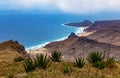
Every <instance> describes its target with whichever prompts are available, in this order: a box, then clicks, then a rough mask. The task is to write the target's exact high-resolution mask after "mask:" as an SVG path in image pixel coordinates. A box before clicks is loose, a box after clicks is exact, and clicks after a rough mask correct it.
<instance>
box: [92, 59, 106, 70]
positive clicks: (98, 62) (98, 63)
mask: <svg viewBox="0 0 120 78" xmlns="http://www.w3.org/2000/svg"><path fill="white" fill-rule="evenodd" d="M93 67H96V68H98V69H104V68H105V63H104V62H103V61H97V62H95V63H94V64H93Z"/></svg>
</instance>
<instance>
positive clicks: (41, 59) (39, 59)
mask: <svg viewBox="0 0 120 78" xmlns="http://www.w3.org/2000/svg"><path fill="white" fill-rule="evenodd" d="M50 64H51V59H50V58H49V57H47V55H45V56H44V55H43V54H40V55H37V56H36V58H35V59H34V66H35V67H39V68H42V69H46V68H47V67H49V66H50Z"/></svg>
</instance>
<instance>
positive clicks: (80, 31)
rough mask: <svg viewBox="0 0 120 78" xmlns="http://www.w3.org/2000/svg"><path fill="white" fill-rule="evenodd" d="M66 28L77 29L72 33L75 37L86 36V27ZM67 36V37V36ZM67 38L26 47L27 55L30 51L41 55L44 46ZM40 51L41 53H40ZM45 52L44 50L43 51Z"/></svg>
mask: <svg viewBox="0 0 120 78" xmlns="http://www.w3.org/2000/svg"><path fill="white" fill-rule="evenodd" d="M62 25H63V26H66V25H64V24H62ZM66 27H73V28H77V29H76V31H75V32H74V33H75V34H76V35H77V36H79V37H81V36H87V35H86V33H88V32H85V31H84V30H85V29H86V28H88V27H74V26H66ZM68 36H69V35H68ZM68 36H65V37H61V38H59V39H55V40H51V41H47V42H44V43H42V44H38V45H35V46H31V47H28V48H26V51H27V52H28V53H31V52H30V51H32V53H33V52H34V53H35V54H36V53H42V52H43V49H45V48H43V47H44V46H45V45H47V44H49V43H51V42H54V41H62V40H65V39H67V38H68ZM41 50H42V52H41ZM45 52H46V50H45Z"/></svg>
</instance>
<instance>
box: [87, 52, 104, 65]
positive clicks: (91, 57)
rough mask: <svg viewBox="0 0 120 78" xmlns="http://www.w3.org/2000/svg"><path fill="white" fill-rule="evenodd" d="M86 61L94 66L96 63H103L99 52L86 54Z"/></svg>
mask: <svg viewBox="0 0 120 78" xmlns="http://www.w3.org/2000/svg"><path fill="white" fill-rule="evenodd" d="M87 60H88V62H89V63H91V64H94V63H96V62H98V61H103V55H102V53H100V52H91V53H89V54H88V56H87Z"/></svg>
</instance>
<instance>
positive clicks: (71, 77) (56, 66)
mask: <svg viewBox="0 0 120 78" xmlns="http://www.w3.org/2000/svg"><path fill="white" fill-rule="evenodd" d="M66 64H67V65H69V66H70V67H71V68H72V72H71V73H70V74H66V75H65V74H64V73H63V72H62V67H63V66H64V65H66ZM96 71H97V69H96V68H93V67H91V65H85V66H84V67H83V68H81V69H80V68H77V67H75V66H74V64H73V63H70V62H60V63H56V62H53V63H52V65H51V66H50V67H49V68H48V69H47V70H42V69H36V70H35V71H33V72H29V73H25V71H24V67H23V62H19V63H17V62H0V78H1V77H3V78H9V77H13V78H120V63H116V67H114V68H110V69H109V68H105V69H103V70H99V71H98V72H96Z"/></svg>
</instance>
